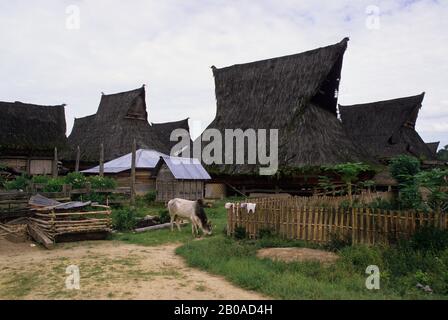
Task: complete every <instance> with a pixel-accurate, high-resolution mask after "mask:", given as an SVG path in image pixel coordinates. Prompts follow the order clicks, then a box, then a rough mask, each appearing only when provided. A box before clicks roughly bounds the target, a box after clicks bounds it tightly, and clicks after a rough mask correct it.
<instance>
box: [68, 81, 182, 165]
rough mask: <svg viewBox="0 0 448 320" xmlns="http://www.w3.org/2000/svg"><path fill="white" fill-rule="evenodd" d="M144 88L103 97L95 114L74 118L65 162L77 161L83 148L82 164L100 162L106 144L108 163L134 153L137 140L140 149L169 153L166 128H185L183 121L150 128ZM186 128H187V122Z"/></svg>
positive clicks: (105, 155)
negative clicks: (79, 151)
mask: <svg viewBox="0 0 448 320" xmlns="http://www.w3.org/2000/svg"><path fill="white" fill-rule="evenodd" d="M147 119H148V113H147V108H146V98H145V88H144V87H142V88H139V89H136V90H131V91H127V92H121V93H116V94H110V95H103V96H102V97H101V102H100V105H99V107H98V112H97V113H96V114H94V115H91V116H88V117H84V118H80V119H75V124H74V127H73V130H72V133H71V134H70V136H69V138H68V142H69V149H68V150H67V151H66V152H65V153H64V154H63V159H64V160H74V159H75V158H76V148H77V146H80V149H81V161H85V162H97V161H98V160H99V156H100V144H101V143H103V144H104V157H105V160H106V161H109V160H112V159H115V158H118V157H120V156H122V155H125V154H127V153H129V152H130V151H131V148H132V143H133V140H134V138H135V139H136V141H137V147H138V148H141V149H154V150H158V151H160V152H163V153H169V152H170V150H171V142H170V139H169V135H168V138H167V139H166V135H167V133H166V132H167V128H174V127H176V126H178V125H179V126H182V128H185V123H184V121H180V122H175V123H167V124H160V125H157V126H151V125H150V124H149V122H148V120H147ZM186 129H188V122H187V126H186Z"/></svg>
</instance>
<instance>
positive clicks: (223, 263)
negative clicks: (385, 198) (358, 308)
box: [114, 199, 448, 299]
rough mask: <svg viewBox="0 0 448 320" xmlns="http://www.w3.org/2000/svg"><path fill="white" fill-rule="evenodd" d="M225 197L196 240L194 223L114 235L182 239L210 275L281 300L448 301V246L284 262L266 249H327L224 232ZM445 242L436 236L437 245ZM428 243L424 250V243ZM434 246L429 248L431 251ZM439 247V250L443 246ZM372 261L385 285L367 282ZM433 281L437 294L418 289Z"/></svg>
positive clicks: (347, 252)
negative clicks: (206, 233) (265, 255)
mask: <svg viewBox="0 0 448 320" xmlns="http://www.w3.org/2000/svg"><path fill="white" fill-rule="evenodd" d="M233 200H235V199H231V200H229V199H227V200H225V201H217V202H216V203H215V205H214V206H213V208H207V209H206V213H207V215H208V217H209V219H210V220H211V221H212V222H213V226H214V229H213V235H212V236H210V237H205V238H204V239H202V241H194V238H193V237H192V235H191V228H190V226H186V227H183V228H182V232H177V231H175V232H174V233H171V231H170V230H159V231H153V232H146V233H141V234H133V233H124V234H118V235H115V236H114V238H115V239H117V240H121V241H126V242H130V243H134V244H139V245H146V246H156V245H162V244H166V243H183V244H184V245H183V246H182V247H180V248H178V249H177V251H176V252H177V254H179V255H181V256H182V257H184V258H185V259H186V261H187V263H188V264H189V265H190V266H192V267H196V268H199V269H202V270H205V271H208V272H210V273H214V274H217V275H221V276H224V277H225V278H226V279H227V280H229V281H231V282H232V283H234V284H236V285H238V286H240V287H242V288H245V289H248V290H254V291H257V292H259V293H262V294H265V295H267V296H269V297H272V298H277V299H447V298H448V271H447V270H448V250H447V249H445V250H438V251H434V250H432V249H431V248H432V247H434V245H432V244H431V243H430V244H429V245H428V244H427V243H426V242H422V241H421V240H418V238H416V240H418V241H419V242H418V243H412V242H410V243H408V244H399V245H397V246H394V247H366V246H353V247H351V246H350V247H344V246H345V244H344V243H342V244H338V245H337V246H335V247H334V248H333V249H332V250H333V251H337V253H338V255H339V256H340V259H339V260H338V261H337V262H336V263H335V264H333V265H324V264H320V263H318V262H302V263H301V262H293V263H285V262H280V261H272V260H269V259H259V258H257V256H256V253H257V251H258V250H259V249H261V248H273V247H308V248H314V249H321V250H326V249H327V250H328V249H331V248H329V247H328V246H327V247H326V248H325V247H322V246H319V245H314V244H311V243H306V242H303V241H286V240H283V239H279V238H276V237H275V236H271V235H269V234H267V235H265V236H264V237H263V238H261V239H259V240H256V241H255V240H235V239H231V238H228V237H227V236H226V235H225V227H226V210H225V209H224V204H225V202H228V201H233ZM438 242H440V241H438V240H437V243H438ZM422 245H425V248H426V249H425V250H422V249H421V248H420V247H422ZM427 247H429V249H427ZM439 249H440V248H439ZM369 265H377V266H378V267H379V268H380V272H381V283H380V285H381V289H380V290H373V291H371V290H368V289H367V288H366V286H365V282H366V278H367V276H368V275H367V274H365V270H366V268H367V266H369ZM417 283H421V284H423V285H429V286H430V287H431V288H432V289H433V290H434V293H433V294H428V293H425V292H422V291H421V290H418V289H417V288H416V285H417Z"/></svg>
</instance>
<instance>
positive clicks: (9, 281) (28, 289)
mask: <svg viewBox="0 0 448 320" xmlns="http://www.w3.org/2000/svg"><path fill="white" fill-rule="evenodd" d="M176 247H177V245H175V244H170V245H164V246H159V247H142V246H137V245H131V244H124V243H121V242H113V241H101V242H83V243H76V244H65V245H59V246H57V248H56V249H54V250H52V251H48V250H44V249H42V248H40V247H31V246H30V244H29V243H27V244H12V243H9V242H6V241H4V240H1V239H0V299H145V300H146V299H148V300H149V299H151V300H152V299H193V300H201V299H224V300H227V299H237V300H238V299H263V298H264V297H263V296H261V295H259V294H257V293H254V292H249V291H246V290H243V289H240V288H238V287H235V286H234V285H232V284H230V283H229V282H227V281H226V280H225V279H223V278H221V277H217V276H213V275H210V274H208V273H206V272H202V271H199V270H196V269H192V268H189V267H187V266H186V264H185V262H184V261H183V259H182V258H181V257H179V256H177V255H176V254H175V249H176ZM70 265H76V266H78V267H79V269H80V274H81V280H80V285H81V288H80V290H67V289H66V288H65V280H66V277H67V274H66V273H65V271H66V268H67V267H68V266H70Z"/></svg>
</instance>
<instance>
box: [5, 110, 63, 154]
mask: <svg viewBox="0 0 448 320" xmlns="http://www.w3.org/2000/svg"><path fill="white" fill-rule="evenodd" d="M65 131H66V123H65V105H59V106H39V105H34V104H26V103H22V102H0V155H16V156H33V155H42V156H51V155H52V154H53V150H54V148H55V147H57V148H58V149H62V148H64V147H65V146H66V143H67V138H66V135H65Z"/></svg>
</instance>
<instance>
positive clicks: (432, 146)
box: [426, 141, 440, 156]
mask: <svg viewBox="0 0 448 320" xmlns="http://www.w3.org/2000/svg"><path fill="white" fill-rule="evenodd" d="M426 145H427V146H428V148H429V150H431V152H432V153H433V154H434V156H437V150H439V145H440V141H439V142H427V143H426Z"/></svg>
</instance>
